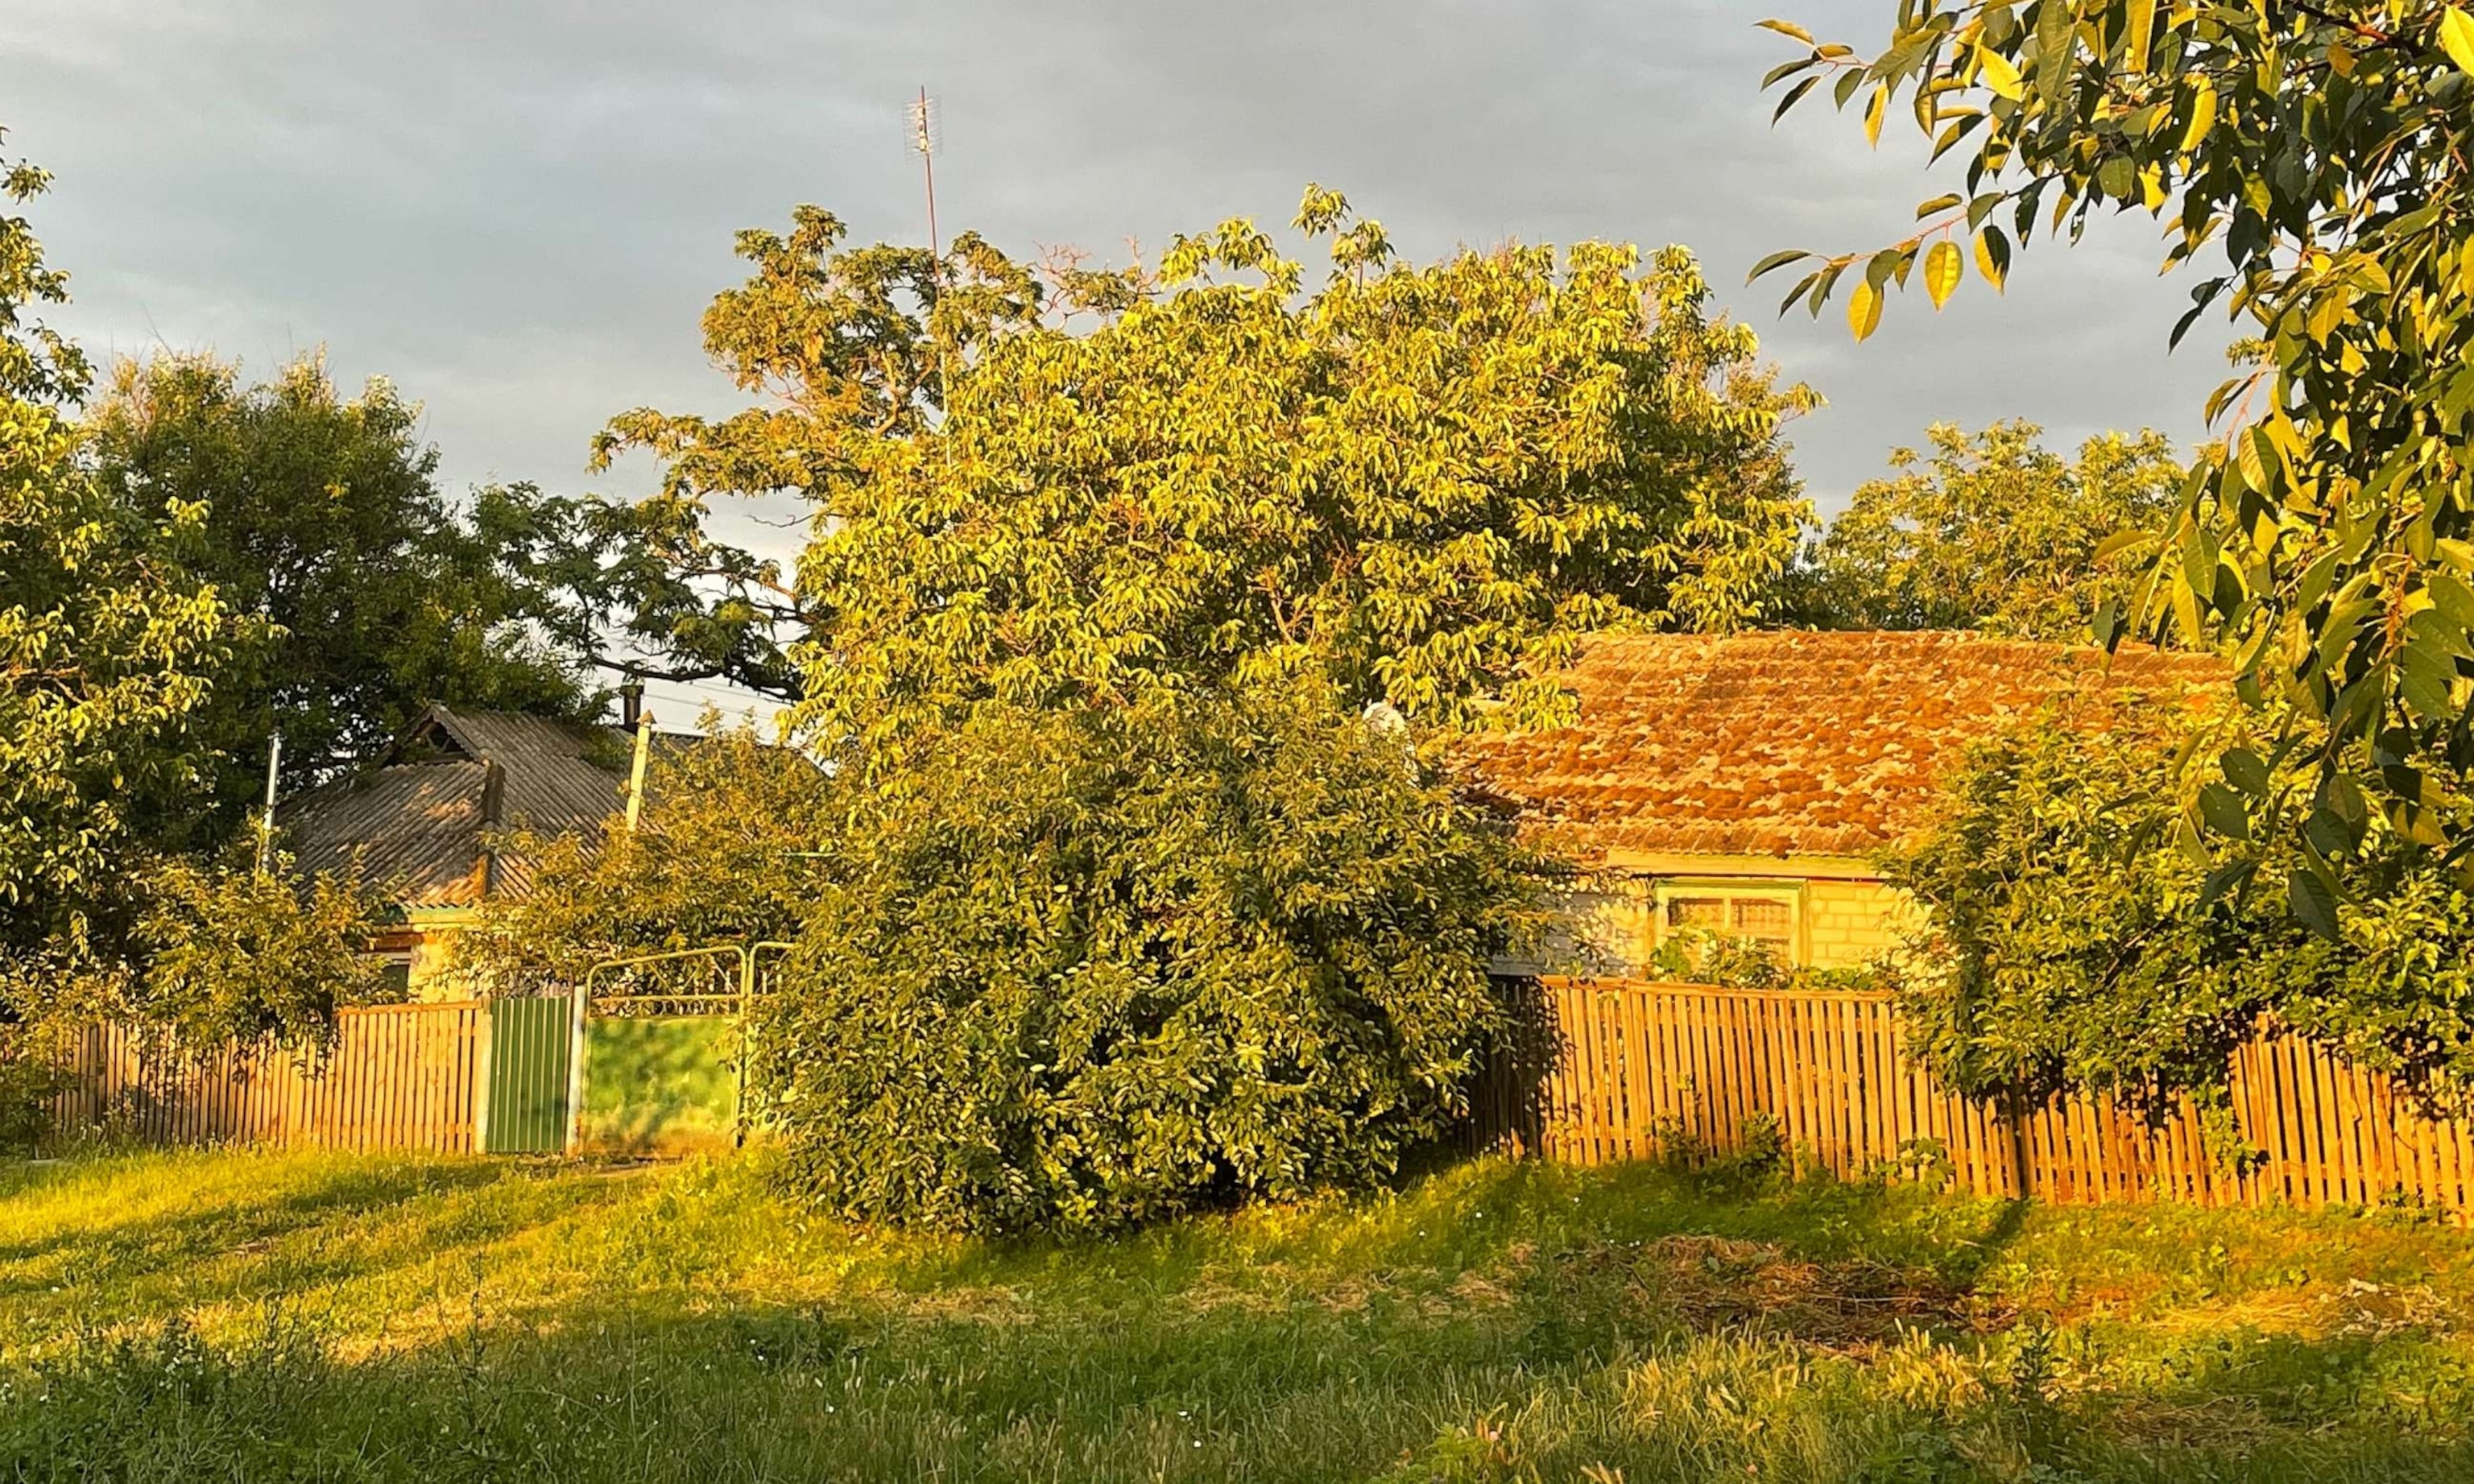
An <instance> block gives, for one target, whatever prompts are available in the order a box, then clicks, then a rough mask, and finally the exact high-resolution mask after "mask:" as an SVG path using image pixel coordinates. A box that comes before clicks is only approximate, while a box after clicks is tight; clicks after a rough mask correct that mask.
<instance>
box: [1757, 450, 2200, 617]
mask: <svg viewBox="0 0 2474 1484" xmlns="http://www.w3.org/2000/svg"><path fill="white" fill-rule="evenodd" d="M2042 431H2043V430H2042V429H2041V428H2038V427H2037V426H2035V425H2034V424H2032V423H2025V422H2007V423H1997V424H1995V425H1993V426H1991V427H1988V428H1986V429H1985V430H1984V431H1982V432H1981V433H1978V434H1977V435H1976V436H1975V437H1973V438H1970V437H1969V436H1968V435H1967V434H1966V433H1964V432H1962V431H1960V430H1959V429H1958V428H1957V427H1956V426H1953V425H1951V424H1947V423H1942V424H1936V425H1934V426H1932V428H1931V429H1930V430H1929V431H1928V433H1927V435H1926V436H1927V437H1928V439H1929V440H1930V444H1931V449H1930V452H1929V453H1928V454H1926V453H1919V452H1918V451H1917V450H1913V449H1900V450H1897V451H1895V452H1893V453H1892V454H1891V455H1890V464H1891V468H1892V469H1893V470H1894V471H1895V472H1894V473H1893V474H1892V475H1891V476H1890V477H1889V478H1886V479H1873V480H1868V481H1866V482H1865V483H1864V484H1862V485H1859V486H1857V487H1856V495H1855V499H1853V501H1852V502H1850V504H1849V505H1848V507H1847V509H1846V510H1844V511H1842V512H1841V513H1840V514H1839V515H1838V517H1837V518H1836V519H1835V520H1833V521H1831V523H1830V527H1829V529H1828V530H1827V531H1826V532H1825V533H1824V534H1823V535H1822V537H1821V539H1820V540H1818V541H1817V542H1815V543H1814V544H1813V545H1812V547H1810V548H1809V550H1808V552H1807V565H1806V568H1805V570H1804V571H1803V572H1800V573H1799V574H1798V576H1799V580H1800V581H1801V582H1803V583H1804V584H1806V585H1807V588H1808V591H1809V593H1810V597H1809V598H1808V599H1807V604H1808V608H1809V613H1808V615H1807V616H1808V617H1810V618H1811V619H1813V620H1817V621H1820V622H1824V623H1827V624H1830V625H1831V626H1834V627H1845V628H1888V629H1920V628H1944V629H1963V628H1973V629H1982V630H1984V631H1986V632H1988V633H1995V634H2004V635H2009V636H2011V637H2014V638H2021V639H2044V640H2054V641H2061V642H2077V643H2085V642H2086V641H2087V639H2088V636H2089V633H2090V625H2091V623H2092V622H2093V620H2094V618H2095V615H2096V613H2097V611H2098V608H2099V607H2100V606H2101V605H2102V604H2103V602H2104V601H2105V600H2106V599H2107V598H2114V599H2119V598H2121V597H2122V596H2124V595H2125V594H2126V593H2127V591H2128V590H2129V588H2130V586H2131V584H2132V582H2133V581H2134V580H2135V578H2136V571H2135V569H2133V567H2132V565H2131V564H2130V563H2128V562H2126V561H2124V560H2122V559H2121V558H2119V557H2114V558H2112V559H2110V560H2108V559H2107V557H2106V556H2105V555H2103V554H2101V553H2103V551H2104V548H2105V544H2106V543H2107V542H2108V541H2111V540H2112V539H2113V538H2114V537H2116V536H2119V535H2122V533H2124V532H2131V533H2136V532H2139V531H2142V530H2146V529H2148V528H2150V527H2152V526H2153V525H2154V524H2155V523H2157V522H2158V521H2159V520H2161V519H2163V518H2164V517H2165V516H2166V515H2167V514H2169V513H2170V512H2171V511H2172V510H2173V509H2174V508H2176V505H2177V501H2178V499H2179V496H2180V493H2181V485H2182V475H2183V465H2182V462H2181V460H2180V458H2179V457H2178V456H2176V454H2175V452H2174V450H2173V446H2172V444H2171V441H2170V440H2168V439H2167V438H2166V437H2165V436H2164V435H2163V434H2161V433H2156V432H2142V433H2140V434H2139V435H2137V436H2136V437H2132V436H2127V435H2124V434H2122V433H2100V434H2098V435H2097V436H2096V437H2093V438H2090V439H2088V440H2087V441H2086V442H2085V443H2083V444H2082V445H2080V447H2079V456H2078V459H2077V461H2076V462H2072V461H2069V460H2066V459H2064V458H2063V457H2062V456H2061V455H2059V454H2057V453H2054V452H2052V451H2050V450H2048V449H2046V448H2045V447H2044V446H2043V445H2042V444H2041V443H2039V442H2038V438H2039V436H2040V434H2041V433H2042Z"/></svg>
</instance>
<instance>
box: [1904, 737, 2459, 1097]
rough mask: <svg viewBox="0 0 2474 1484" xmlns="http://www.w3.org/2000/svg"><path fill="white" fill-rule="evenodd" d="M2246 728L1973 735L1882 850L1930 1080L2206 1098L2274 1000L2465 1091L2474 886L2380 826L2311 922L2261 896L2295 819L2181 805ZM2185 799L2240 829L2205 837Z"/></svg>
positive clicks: (2206, 798) (2215, 790) (2317, 1030)
mask: <svg viewBox="0 0 2474 1484" xmlns="http://www.w3.org/2000/svg"><path fill="white" fill-rule="evenodd" d="M2240 740H2241V739H2240V735H2239V731H2238V730H2237V731H2236V732H2235V733H2234V734H2232V735H2230V736H2228V735H2227V734H2224V733H2221V732H2211V731H2204V730H2199V731H2195V730H2194V729H2193V728H2192V727H2191V726H2190V725H2188V724H2187V723H2184V722H2182V721H2180V720H2178V719H2175V718H2164V717H2152V716H2151V717H2125V718H2122V723H2121V725H2119V726H2118V727H2117V728H2116V729H2115V730H2114V731H2112V732H2110V733H2093V734H2092V733H2088V732H2086V731H2085V730H2084V729H2080V728H2071V727H2061V726H2051V725H2039V724H2030V725H2026V726H2023V727H2021V728H2019V729H2017V730H2015V731H2013V732H2011V733H2009V734H2008V735H2006V736H2004V737H2003V738H2001V740H1999V741H1997V742H1992V743H1989V744H1987V745H1986V746H1985V747H1984V748H1983V749H1982V750H1981V752H1980V753H1979V755H1978V756H1977V758H1976V759H1975V760H1974V761H1973V763H1972V764H1971V766H1970V767H1969V768H1968V770H1967V771H1966V772H1964V773H1963V774H1962V775H1961V776H1960V778H1959V779H1958V780H1957V781H1956V782H1955V784H1954V785H1953V796H1952V802H1951V807H1950V809H1949V810H1948V811H1947V812H1946V813H1945V814H1944V815H1943V817H1942V819H1941V820H1940V822H1939V823H1937V824H1936V825H1935V827H1934V828H1933V830H1932V831H1931V832H1930V833H1929V834H1928V836H1927V837H1926V838H1925V839H1923V840H1921V841H1920V842H1919V843H1917V844H1916V845H1915V846H1914V847H1912V848H1911V849H1910V850H1908V851H1907V852H1905V853H1904V855H1903V856H1901V857H1900V858H1898V859H1897V860H1896V861H1895V862H1894V863H1893V865H1894V877H1895V879H1896V880H1897V881H1898V882H1899V883H1900V884H1901V885H1903V886H1904V887H1905V888H1908V889H1909V890H1912V891H1914V892H1915V893H1916V894H1917V895H1918V896H1919V897H1920V898H1921V899H1922V900H1923V902H1924V903H1925V905H1926V906H1927V908H1928V911H1929V912H1930V920H1931V931H1932V937H1933V939H1934V941H1933V944H1932V947H1933V950H1934V952H1933V954H1932V955H1931V956H1929V957H1930V960H1931V961H1937V962H1938V965H1939V970H1938V972H1935V973H1929V974H1919V975H1915V976H1913V977H1912V978H1911V979H1910V982H1909V986H1908V987H1909V1000H1910V1005H1909V1020H1908V1024H1909V1027H1910V1031H1909V1034H1910V1035H1911V1037H1912V1038H1913V1039H1914V1040H1915V1042H1916V1043H1917V1044H1918V1045H1919V1047H1920V1048H1921V1049H1922V1050H1923V1051H1924V1052H1925V1053H1926V1055H1927V1056H1928V1058H1931V1060H1932V1061H1933V1062H1934V1063H1935V1064H1936V1066H1937V1067H1938V1068H1939V1069H1940V1070H1941V1071H1942V1072H1943V1073H1944V1074H1945V1075H1947V1076H1949V1077H1951V1079H1952V1080H1953V1082H1954V1083H1956V1084H1957V1085H1959V1086H1961V1087H1964V1088H1967V1089H1969V1090H1971V1091H1985V1090H1991V1089H1994V1088H1998V1087H2001V1086H2003V1085H2006V1084H2008V1083H2012V1082H2018V1083H2024V1084H2025V1085H2026V1086H2028V1087H2030V1088H2032V1089H2036V1090H2051V1089H2055V1088H2059V1087H2064V1086H2075V1087H2087V1088H2093V1089H2097V1090H2100V1091H2110V1092H2116V1093H2120V1094H2124V1095H2127V1096H2129V1097H2131V1098H2133V1099H2134V1100H2141V1101H2147V1102H2150V1103H2153V1102H2155V1101H2157V1100H2159V1099H2161V1098H2163V1097H2164V1096H2166V1095H2168V1094H2171V1093H2172V1092H2176V1091H2191V1092H2194V1093H2196V1094H2198V1096H2199V1098H2200V1101H2201V1102H2202V1104H2203V1105H2206V1104H2210V1103H2213V1102H2216V1101H2217V1100H2218V1097H2219V1094H2220V1092H2221V1090H2222V1088H2223V1087H2224V1085H2225V1082H2226V1078H2227V1062H2226V1058H2227V1057H2228V1055H2229V1053H2230V1052H2231V1051H2232V1049H2233V1048H2234V1047H2235V1046H2236V1045H2238V1044H2240V1043H2241V1042H2242V1041H2244V1040H2245V1039H2247V1038H2248V1037H2249V1036H2250V1034H2252V1031H2253V1028H2254V1027H2255V1026H2256V1025H2257V1023H2258V1022H2259V1020H2260V1018H2261V1017H2262V1016H2263V1015H2268V1016H2273V1017H2274V1018H2275V1019H2276V1020H2278V1021H2279V1022H2281V1023H2283V1024H2284V1025H2285V1026H2287V1027H2289V1028H2291V1029H2292V1030H2294V1031H2296V1032H2299V1033H2300V1034H2305V1035H2308V1036H2311V1037H2313V1038H2314V1039H2316V1040H2318V1041H2320V1042H2322V1043H2324V1044H2327V1045H2330V1046H2333V1047H2335V1048H2337V1049H2339V1050H2340V1051H2341V1052H2342V1053H2343V1054H2344V1055H2346V1056H2347V1057H2349V1058H2353V1059H2355V1060H2357V1061H2360V1062H2362V1063H2364V1064H2365V1065H2368V1066H2371V1067H2375V1068H2380V1069H2383V1070H2390V1071H2396V1072H2401V1073H2403V1074H2405V1075H2406V1076H2407V1077H2408V1078H2409V1079H2411V1080H2413V1081H2416V1082H2419V1083H2422V1084H2423V1085H2424V1086H2425V1087H2426V1088H2427V1089H2428V1090H2429V1091H2430V1092H2432V1093H2433V1094H2435V1095H2436V1096H2437V1097H2438V1100H2439V1101H2441V1102H2443V1103H2457V1102H2461V1101H2462V1098H2463V1096H2464V1094H2465V1092H2466V1091H2467V1090H2468V1089H2469V1088H2474V968H2470V967H2469V964H2474V893H2469V892H2468V891H2467V890H2466V889H2465V888H2464V887H2463V886H2462V885H2461V884H2459V883H2458V882H2456V881H2455V880H2454V879H2453V878H2452V877H2451V876H2450V874H2449V873H2447V872H2445V871H2443V870H2441V869H2439V868H2438V865H2437V864H2436V862H2435V861H2434V860H2433V859H2432V857H2431V855H2430V854H2429V853H2428V852H2425V851H2421V850H2418V849H2416V848H2415V847H2413V846H2412V845H2411V844H2410V843H2408V842H2404V841H2399V840H2397V839H2394V838H2393V837H2392V836H2386V837H2380V838H2375V839H2373V840H2372V841H2371V842H2370V843H2369V844H2368V845H2366V847H2365V849H2364V850H2363V851H2361V852H2360V853H2358V854H2357V855H2355V856H2353V857H2351V858H2349V860H2348V863H2347V866H2346V878H2345V886H2346V888H2347V892H2348V895H2349V896H2350V897H2351V898H2352V899H2353V900H2352V901H2349V902H2345V903H2338V902H2335V901H2333V900H2330V901H2323V902H2320V903H2318V904H2316V906H2314V907H2313V908H2312V909H2311V910H2312V911H2324V912H2328V913H2329V917H2328V920H2327V921H2326V922H2324V923H2322V924H2317V925H2316V930H2315V925H2312V924H2309V923H2307V922H2306V921H2305V920H2304V919H2303V918H2302V917H2300V916H2298V915H2297V914H2295V913H2293V912H2290V911H2289V910H2288V904H2287V902H2286V899H2285V896H2284V893H2283V892H2282V891H2280V890H2277V889H2275V887H2274V884H2275V883H2277V882H2278V881H2279V880H2280V878H2281V874H2282V872H2283V871H2285V870H2287V869H2290V868H2292V867H2291V865H2290V862H2289V861H2288V860H2281V859H2280V857H2290V856H2291V855H2292V853H2293V852H2294V850H2295V849H2296V848H2297V847H2295V846H2294V845H2293V844H2292V843H2290V841H2292V839H2293V838H2294V837H2295V836H2296V835H2298V834H2299V833H2300V830H2299V828H2298V827H2297V826H2295V825H2293V824H2292V822H2282V823H2280V822H2278V821H2271V820H2268V819H2245V818H2243V817H2240V816H2239V815H2238V813H2237V812H2236V811H2235V801H2236V800H2237V799H2238V798H2239V796H2240V795H2238V794H2237V793H2236V791H2234V790H2233V789H2232V788H2230V787H2229V785H2228V784H2226V783H2224V782H2215V783H2209V784H2206V785H2204V786H2202V787H2201V788H2200V789H2198V790H2197V791H2198V792H2199V793H2200V794H2201V795H2202V797H2200V798H2199V799H2197V800H2195V801H2192V802H2190V803H2188V804H2187V805H2186V799H2187V798H2188V794H2189V792H2190V791H2192V787H2193V784H2192V779H2191V778H2190V777H2189V776H2188V774H2187V772H2186V770H2185V768H2184V767H2183V766H2182V764H2181V762H2180V758H2181V756H2184V755H2187V754H2189V753H2192V752H2204V751H2206V750H2208V749H2209V748H2211V747H2224V746H2226V744H2227V743H2228V742H2240ZM2226 755H2227V756H2228V757H2230V758H2235V759H2248V760H2249V763H2250V764H2251V765H2257V764H2258V763H2259V761H2260V760H2259V758H2258V755H2257V753H2256V752H2255V751H2253V750H2252V749H2251V748H2249V747H2247V746H2240V745H2235V746H2233V747H2231V748H2230V750H2228V751H2227V753H2226ZM2236 766H2237V767H2239V766H2243V765H2242V764H2240V763H2237V765H2236ZM2186 807H2187V808H2190V809H2192V810H2195V811H2203V812H2206V813H2208V814H2209V815H2211V816H2212V817H2214V818H2215V819H2216V820H2217V824H2218V837H2217V838H2218V839H2223V838H2225V837H2228V836H2251V837H2253V838H2254V839H2255V843H2254V844H2252V845H2250V846H2247V847H2244V846H2241V845H2233V846H2222V845H2220V846H2219V848H2217V849H2216V850H2215V851H2213V852H2211V851H2210V850H2209V849H2207V848H2205V847H2204V846H2203V845H2202V843H2201V839H2200V837H2198V836H2197V835H2196V834H2195V833H2194V832H2191V831H2189V830H2188V829H2187V828H2186V827H2185V826H2184V824H2183V822H2182V814H2183V812H2184V810H2185V808H2186Z"/></svg>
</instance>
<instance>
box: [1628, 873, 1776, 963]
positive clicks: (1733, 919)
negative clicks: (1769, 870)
mask: <svg viewBox="0 0 2474 1484" xmlns="http://www.w3.org/2000/svg"><path fill="white" fill-rule="evenodd" d="M1654 889H1655V892H1656V896H1655V910H1654V911H1653V912H1652V915H1651V921H1652V922H1653V923H1654V924H1655V925H1656V933H1657V938H1658V941H1659V942H1663V941H1665V940H1666V939H1667V938H1669V937H1675V936H1676V935H1678V934H1684V933H1710V934H1714V935H1716V936H1718V937H1749V938H1752V939H1753V940H1755V941H1756V942H1760V943H1765V944H1768V945H1769V947H1770V948H1771V949H1772V951H1774V952H1776V953H1777V954H1778V956H1779V958H1780V959H1781V960H1783V961H1785V962H1788V963H1797V962H1801V961H1803V958H1804V955H1803V953H1802V951H1801V944H1800V941H1799V935H1798V932H1797V927H1798V917H1799V916H1800V912H1799V911H1798V908H1799V904H1800V903H1801V902H1802V901H1803V898H1804V889H1803V886H1802V884H1801V883H1797V882H1781V883H1778V884H1776V885H1772V884H1770V883H1768V882H1761V883H1758V884H1755V883H1752V882H1747V883H1745V884H1744V885H1742V886H1736V885H1735V884H1734V883H1732V882H1665V883H1661V884H1660V885H1658V886H1657V887H1656V888H1654ZM1652 946H1655V945H1652Z"/></svg>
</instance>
